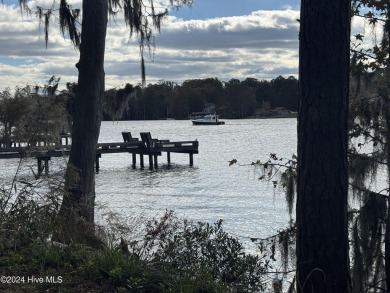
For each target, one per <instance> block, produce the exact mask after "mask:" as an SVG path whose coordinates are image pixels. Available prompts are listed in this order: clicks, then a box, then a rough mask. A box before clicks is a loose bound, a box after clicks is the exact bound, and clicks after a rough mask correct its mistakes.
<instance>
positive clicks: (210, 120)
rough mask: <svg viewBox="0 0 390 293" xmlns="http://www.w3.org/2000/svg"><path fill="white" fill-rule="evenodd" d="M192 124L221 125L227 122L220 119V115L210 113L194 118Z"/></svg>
mask: <svg viewBox="0 0 390 293" xmlns="http://www.w3.org/2000/svg"><path fill="white" fill-rule="evenodd" d="M192 124H194V125H221V124H225V122H224V121H219V119H218V115H216V114H208V115H205V116H203V117H202V118H199V119H193V120H192Z"/></svg>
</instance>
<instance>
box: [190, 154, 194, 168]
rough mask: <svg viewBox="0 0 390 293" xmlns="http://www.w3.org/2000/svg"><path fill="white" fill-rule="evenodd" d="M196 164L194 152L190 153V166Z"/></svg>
mask: <svg viewBox="0 0 390 293" xmlns="http://www.w3.org/2000/svg"><path fill="white" fill-rule="evenodd" d="M193 165H194V154H193V153H190V166H193Z"/></svg>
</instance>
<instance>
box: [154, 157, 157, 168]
mask: <svg viewBox="0 0 390 293" xmlns="http://www.w3.org/2000/svg"><path fill="white" fill-rule="evenodd" d="M154 169H158V160H157V155H154Z"/></svg>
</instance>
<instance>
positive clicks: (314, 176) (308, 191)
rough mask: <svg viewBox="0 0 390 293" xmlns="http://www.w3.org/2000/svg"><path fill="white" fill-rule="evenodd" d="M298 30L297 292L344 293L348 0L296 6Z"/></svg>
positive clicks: (306, 1) (317, 0)
mask: <svg viewBox="0 0 390 293" xmlns="http://www.w3.org/2000/svg"><path fill="white" fill-rule="evenodd" d="M300 25H301V29H300V38H299V40H300V51H299V116H298V185H297V191H298V195H297V208H296V217H297V229H298V234H297V281H298V282H297V290H298V292H301V293H302V292H305V293H306V292H310V293H312V292H315V293H321V292H326V293H331V292H337V293H339V292H345V293H347V292H351V288H350V276H349V265H348V226H347V195H348V172H347V147H348V129H347V116H348V94H349V59H350V58H349V50H350V39H349V38H350V0H302V2H301V18H300Z"/></svg>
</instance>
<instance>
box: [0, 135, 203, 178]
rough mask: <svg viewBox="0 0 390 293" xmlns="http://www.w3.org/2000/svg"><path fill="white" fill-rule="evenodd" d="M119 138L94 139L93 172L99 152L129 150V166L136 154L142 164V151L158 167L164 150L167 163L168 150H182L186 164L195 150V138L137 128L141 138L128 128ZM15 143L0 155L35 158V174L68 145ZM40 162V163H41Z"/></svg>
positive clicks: (46, 168)
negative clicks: (166, 135)
mask: <svg viewBox="0 0 390 293" xmlns="http://www.w3.org/2000/svg"><path fill="white" fill-rule="evenodd" d="M122 137H123V142H108V143H98V144H97V147H96V160H95V168H96V172H99V169H100V163H99V158H101V156H102V155H103V154H114V153H130V154H132V167H133V168H136V164H137V155H139V159H140V167H141V168H144V167H145V164H144V155H146V156H148V157H149V169H151V170H153V169H158V157H159V156H161V155H162V153H167V163H168V165H170V164H171V153H184V154H188V155H189V165H190V166H192V165H193V163H194V159H193V155H194V154H198V146H199V143H198V141H197V140H195V141H170V140H160V139H153V138H152V136H151V134H150V132H141V139H138V138H133V137H132V135H131V133H130V132H122ZM14 145H19V146H8V147H0V159H11V158H27V157H31V158H36V159H37V163H38V175H41V174H42V172H43V171H45V174H48V173H49V161H50V159H51V158H52V157H63V156H67V155H69V153H70V148H71V146H70V145H69V144H68V140H66V144H65V145H45V146H40V145H38V146H20V145H21V144H16V143H15V144H14ZM42 163H44V165H42Z"/></svg>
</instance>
